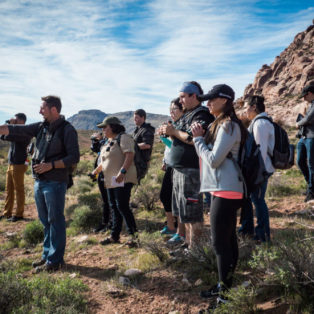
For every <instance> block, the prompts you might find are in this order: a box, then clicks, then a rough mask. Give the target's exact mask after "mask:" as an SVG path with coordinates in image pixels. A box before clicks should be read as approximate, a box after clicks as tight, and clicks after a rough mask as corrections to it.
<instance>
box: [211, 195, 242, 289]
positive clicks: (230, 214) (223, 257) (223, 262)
mask: <svg viewBox="0 0 314 314" xmlns="http://www.w3.org/2000/svg"><path fill="white" fill-rule="evenodd" d="M241 204H242V200H232V199H226V198H221V197H217V196H213V197H212V202H211V207H210V225H211V235H212V244H213V248H214V251H215V254H216V258H217V266H218V275H219V282H220V283H223V284H224V285H225V286H226V287H227V288H229V287H231V285H232V274H233V272H234V270H235V268H236V266H237V262H238V256H239V251H238V240H237V234H236V223H237V210H238V209H239V208H240V207H241Z"/></svg>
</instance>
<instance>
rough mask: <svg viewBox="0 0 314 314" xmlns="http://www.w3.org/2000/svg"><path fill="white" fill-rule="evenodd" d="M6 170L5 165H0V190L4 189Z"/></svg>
mask: <svg viewBox="0 0 314 314" xmlns="http://www.w3.org/2000/svg"><path fill="white" fill-rule="evenodd" d="M6 170H7V166H6V165H0V192H3V191H4V190H5V181H6Z"/></svg>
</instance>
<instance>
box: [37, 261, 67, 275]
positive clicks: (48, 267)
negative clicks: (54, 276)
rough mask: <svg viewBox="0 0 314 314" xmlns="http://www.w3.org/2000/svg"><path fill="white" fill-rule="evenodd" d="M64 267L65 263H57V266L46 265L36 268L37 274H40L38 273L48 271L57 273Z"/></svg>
mask: <svg viewBox="0 0 314 314" xmlns="http://www.w3.org/2000/svg"><path fill="white" fill-rule="evenodd" d="M63 265H64V264H63V263H56V264H53V263H45V264H44V265H42V266H38V267H36V268H35V273H36V274H38V273H40V272H43V271H46V272H48V273H52V272H55V271H57V270H60V269H61V268H62V266H63Z"/></svg>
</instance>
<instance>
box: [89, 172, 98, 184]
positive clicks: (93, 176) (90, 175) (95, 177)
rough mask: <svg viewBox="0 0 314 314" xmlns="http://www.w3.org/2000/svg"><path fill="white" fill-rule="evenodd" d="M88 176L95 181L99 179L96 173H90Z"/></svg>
mask: <svg viewBox="0 0 314 314" xmlns="http://www.w3.org/2000/svg"><path fill="white" fill-rule="evenodd" d="M87 176H89V177H90V178H91V179H92V181H93V182H95V181H97V175H96V174H92V173H89V174H88V175H87Z"/></svg>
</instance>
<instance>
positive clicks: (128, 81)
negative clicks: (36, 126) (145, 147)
mask: <svg viewBox="0 0 314 314" xmlns="http://www.w3.org/2000/svg"><path fill="white" fill-rule="evenodd" d="M219 3H221V2H219ZM234 3H235V2H234V1H233V2H229V1H226V6H221V5H220V6H219V5H218V1H216V0H212V1H207V0H206V1H183V0H180V1H179V0H168V1H167V0H155V1H147V2H142V1H141V2H138V1H134V0H128V1H127V0H125V1H122V0H121V1H116V0H111V1H100V0H98V1H96V0H90V1H83V0H73V1H70V0H64V1H62V2H61V1H56V0H52V1H49V2H48V1H47V2H46V1H45V2H43V1H39V0H37V1H9V0H7V1H2V2H1V3H0V20H1V27H0V43H1V46H0V47H1V48H0V58H1V63H2V64H1V68H0V104H1V108H0V116H1V115H4V113H11V111H12V110H14V112H15V111H22V110H23V111H25V112H26V113H27V115H28V116H30V117H31V118H33V119H38V118H39V115H38V108H39V104H40V97H41V96H44V95H47V94H56V95H59V96H61V98H62V101H63V104H64V109H63V112H64V114H65V115H66V116H70V115H72V114H74V113H76V112H77V111H78V110H81V109H101V110H103V111H105V112H118V111H125V110H134V109H136V108H139V107H144V108H145V109H147V110H148V111H150V112H156V113H167V110H168V106H169V101H170V100H171V99H172V98H173V97H175V96H176V95H177V92H178V88H179V87H180V85H181V83H182V82H183V81H186V80H199V81H200V82H201V83H202V84H203V87H204V90H206V91H207V90H208V89H209V88H210V86H212V85H214V84H217V83H221V82H225V83H228V84H230V85H231V86H233V87H234V89H235V90H236V92H237V96H240V94H241V93H242V92H243V89H244V87H245V86H246V85H247V84H248V83H250V82H251V81H252V80H253V78H254V73H256V71H257V70H258V68H259V67H260V66H261V65H262V64H263V63H265V62H271V61H272V60H273V58H274V57H275V55H273V54H274V53H278V52H280V50H281V49H282V48H283V47H285V46H286V45H287V44H289V43H290V42H291V40H292V39H293V37H294V35H295V34H296V33H297V32H298V31H301V30H303V29H304V28H305V27H306V26H307V24H310V23H311V19H312V16H313V12H314V8H308V9H306V10H303V11H300V12H296V13H294V14H289V15H287V14H286V15H284V16H281V17H282V19H281V20H279V21H278V22H267V23H265V21H264V20H263V19H262V18H258V17H257V16H256V15H255V14H254V10H256V8H255V7H254V3H253V4H252V2H251V1H241V2H237V3H236V4H234ZM230 7H231V8H232V9H231V10H230ZM219 8H220V9H219Z"/></svg>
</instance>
